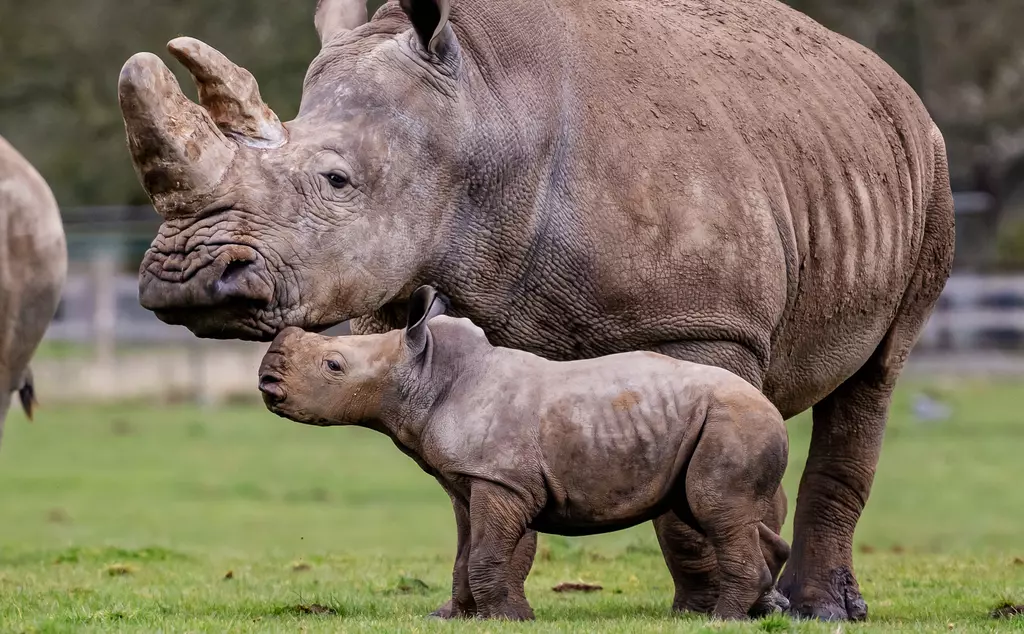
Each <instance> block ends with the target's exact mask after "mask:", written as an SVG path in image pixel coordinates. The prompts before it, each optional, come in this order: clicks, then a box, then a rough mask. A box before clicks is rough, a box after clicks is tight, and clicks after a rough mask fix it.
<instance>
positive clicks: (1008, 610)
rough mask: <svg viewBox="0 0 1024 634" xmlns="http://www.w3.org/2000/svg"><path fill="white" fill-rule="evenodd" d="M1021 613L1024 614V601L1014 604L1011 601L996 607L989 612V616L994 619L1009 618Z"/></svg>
mask: <svg viewBox="0 0 1024 634" xmlns="http://www.w3.org/2000/svg"><path fill="white" fill-rule="evenodd" d="M1021 615H1024V603H1022V604H1019V605H1014V604H1013V603H1010V602H1009V601H1007V602H1005V603H1001V604H999V605H998V606H996V608H995V609H993V610H992V611H991V612H989V616H991V617H992V618H994V619H1009V618H1013V617H1015V616H1021Z"/></svg>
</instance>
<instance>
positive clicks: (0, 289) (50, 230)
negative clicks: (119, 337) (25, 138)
mask: <svg viewBox="0 0 1024 634" xmlns="http://www.w3.org/2000/svg"><path fill="white" fill-rule="evenodd" d="M67 268H68V256H67V246H66V244H65V238H64V225H63V224H62V223H61V219H60V210H59V209H58V208H57V201H56V200H55V199H54V198H53V193H52V192H51V191H50V188H49V187H48V186H47V184H46V181H44V180H43V177H42V176H40V175H39V172H37V171H36V170H35V169H34V168H33V167H32V165H30V164H29V162H28V161H26V160H25V158H24V157H22V156H21V154H19V153H18V151H17V150H15V149H14V148H13V147H11V145H10V144H9V143H8V142H7V141H5V140H4V139H3V137H0V435H2V433H3V428H4V420H5V419H6V417H7V411H8V410H9V409H10V405H11V395H12V394H13V393H14V392H18V395H19V396H20V400H21V404H22V406H23V407H24V408H25V413H26V414H28V416H29V417H30V418H31V416H32V404H33V402H34V397H35V390H34V387H33V384H32V372H31V370H30V369H29V361H30V360H31V359H32V355H33V354H34V353H35V351H36V348H37V347H38V346H39V342H40V341H42V339H43V335H44V334H45V333H46V329H47V327H48V326H49V325H50V321H51V320H52V319H53V314H54V313H55V312H56V310H57V303H58V302H59V301H60V294H61V292H62V291H63V289H64V279H65V277H66V276H67Z"/></svg>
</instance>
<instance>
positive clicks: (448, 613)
mask: <svg viewBox="0 0 1024 634" xmlns="http://www.w3.org/2000/svg"><path fill="white" fill-rule="evenodd" d="M429 616H430V617H431V618H435V619H444V620H448V619H451V618H453V617H452V600H451V599H448V601H447V602H445V604H444V605H442V606H441V607H439V608H437V609H436V610H434V611H433V612H431V613H430V614H429Z"/></svg>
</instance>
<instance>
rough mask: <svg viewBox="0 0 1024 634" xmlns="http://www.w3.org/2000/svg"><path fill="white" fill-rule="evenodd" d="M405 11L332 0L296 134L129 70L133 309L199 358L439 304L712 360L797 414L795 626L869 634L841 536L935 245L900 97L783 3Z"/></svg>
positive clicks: (249, 95)
mask: <svg viewBox="0 0 1024 634" xmlns="http://www.w3.org/2000/svg"><path fill="white" fill-rule="evenodd" d="M403 2H404V7H405V10H404V11H403V9H402V7H399V6H398V5H397V4H393V3H392V4H388V5H386V6H385V7H384V8H382V9H381V10H380V11H379V12H378V13H377V15H375V16H374V19H373V20H371V21H370V22H369V23H367V24H364V25H361V26H357V25H359V24H360V23H361V22H362V17H363V16H362V15H361V14H360V13H359V11H358V10H357V9H358V3H354V4H353V2H352V0H337V1H332V0H323V1H322V2H321V5H320V8H319V13H318V18H317V22H316V23H317V25H318V29H319V32H320V35H321V38H322V41H323V42H324V46H323V49H322V51H321V53H320V55H319V56H318V57H317V58H316V59H315V60H314V61H313V63H312V64H311V66H310V69H309V72H308V75H307V77H306V82H305V86H304V90H303V99H302V105H301V108H300V112H299V114H298V116H297V118H296V119H295V120H294V121H290V122H288V123H285V124H281V123H280V122H278V121H277V118H276V117H275V116H273V114H272V113H270V112H269V109H267V108H266V106H265V105H263V103H262V101H261V100H260V99H259V97H258V91H256V90H255V81H254V80H253V79H252V77H251V76H250V75H248V74H247V73H246V72H245V71H244V70H242V69H239V68H238V67H236V66H234V65H232V64H231V63H230V62H228V61H227V60H226V59H223V58H222V57H220V56H219V54H216V53H215V51H213V50H212V49H210V48H209V47H206V46H205V45H202V44H200V43H196V42H195V41H192V40H189V41H181V40H176V41H175V42H172V50H174V51H175V54H176V56H177V57H178V58H179V59H181V60H183V61H184V62H185V63H186V64H187V65H189V67H190V69H191V70H192V72H193V74H194V75H195V76H196V78H197V82H198V83H199V85H200V93H201V102H202V106H204V107H200V105H196V104H193V103H191V102H188V101H187V100H186V99H185V98H184V97H183V96H182V95H181V93H180V91H179V90H178V87H177V84H176V83H174V80H173V77H171V76H170V73H169V71H167V69H166V68H165V67H164V66H163V65H162V63H161V62H160V61H159V60H158V59H156V58H155V57H153V56H149V55H145V54H140V55H138V56H136V57H133V58H132V59H131V60H129V62H128V63H127V64H126V65H125V68H124V70H123V71H122V74H121V80H120V95H121V105H122V110H123V112H124V115H125V122H126V129H127V132H128V140H129V148H130V150H131V152H132V155H133V158H134V161H135V165H136V168H137V170H138V172H139V175H140V178H141V180H142V182H143V184H144V185H145V186H146V188H147V191H149V193H150V195H151V196H152V198H153V201H154V204H155V206H156V208H157V210H158V211H160V212H161V213H162V214H163V215H164V217H165V222H164V224H163V226H162V227H161V229H160V234H159V235H158V236H157V238H156V240H155V241H154V243H153V246H152V248H151V250H150V251H149V253H148V254H147V255H146V258H145V261H144V262H143V265H142V269H141V272H140V299H141V302H142V304H143V305H144V306H146V307H147V308H150V309H151V310H154V311H155V312H156V314H157V315H158V316H159V317H160V318H161V319H164V320H165V321H168V322H171V323H182V324H185V325H186V326H187V327H189V328H190V329H192V331H193V332H195V333H196V334H197V335H200V336H204V337H236V338H247V339H261V340H268V339H271V338H272V337H273V336H274V335H275V334H276V333H278V332H279V331H280V330H281V329H283V328H284V327H286V326H289V325H292V326H298V327H302V328H305V329H309V330H316V329H320V328H323V327H326V326H329V325H331V324H334V323H337V322H340V321H343V320H346V319H349V318H355V322H354V324H355V326H354V331H355V332H357V333H359V332H362V333H368V332H383V331H386V330H388V329H389V328H393V327H398V326H400V325H401V324H402V316H403V312H404V309H403V304H402V302H403V301H404V299H405V298H407V297H409V295H410V294H411V292H412V290H413V289H415V288H417V287H418V286H419V285H421V284H424V283H431V284H434V285H436V287H437V288H438V289H439V290H440V291H441V292H443V293H444V294H446V295H447V296H448V297H449V298H450V299H451V307H452V314H453V315H461V316H466V317H469V318H471V319H472V320H473V322H474V323H475V324H477V325H478V326H479V327H480V328H482V329H483V330H484V332H486V333H487V336H488V337H489V339H490V340H491V341H492V343H494V344H496V345H501V346H508V347H513V348H519V349H522V350H526V351H530V352H534V353H537V354H540V355H542V356H545V357H548V358H551V359H582V358H587V357H594V356H599V355H606V354H611V353H617V352H622V351H628V350H653V351H658V352H661V353H664V354H666V355H669V356H672V357H675V358H677V359H683V360H689V361H695V362H699V363H704V364H709V365H716V366H720V367H722V368H725V369H728V370H730V371H732V372H733V373H735V374H738V375H739V376H741V377H743V378H744V379H746V380H747V381H748V382H750V383H751V384H753V385H754V386H756V387H758V388H760V389H761V390H762V391H763V393H764V394H765V395H766V396H767V397H768V398H769V399H770V400H771V402H772V403H773V404H774V405H775V406H776V407H777V408H778V409H779V410H780V411H781V412H782V414H783V416H785V417H787V418H788V417H791V416H794V415H796V414H798V413H800V412H802V411H804V410H807V409H808V408H813V413H814V431H813V435H812V441H811V446H810V453H809V457H808V460H807V464H806V468H805V471H804V476H803V479H802V481H801V484H800V490H799V495H798V499H797V504H796V513H795V526H794V540H793V554H792V558H791V559H790V560H789V562H788V564H787V565H786V569H785V571H784V573H783V575H782V577H781V579H780V581H779V587H780V589H781V590H782V591H783V592H784V593H785V594H786V595H787V596H788V597H789V599H790V601H791V602H792V611H793V613H795V614H797V615H801V616H808V617H817V618H824V619H863V618H865V617H866V615H867V606H866V605H865V603H864V601H863V599H862V598H861V595H860V590H859V587H858V584H857V581H856V578H855V576H854V573H853V559H852V557H853V555H852V543H853V532H854V529H855V527H856V525H857V522H858V520H859V518H860V515H861V512H862V511H863V508H864V505H865V503H866V502H867V499H868V495H869V493H870V489H871V483H872V480H873V477H874V472H875V467H876V465H877V461H878V456H879V451H880V449H881V443H882V437H883V433H884V429H885V423H886V418H887V413H888V408H889V402H890V397H891V394H892V390H893V387H894V385H895V383H896V379H897V377H898V376H899V374H900V371H901V370H902V368H903V366H904V363H905V361H906V357H907V354H908V353H909V351H910V349H911V348H912V346H913V344H914V342H915V341H916V339H917V337H918V335H919V333H920V331H921V328H922V327H923V325H924V323H925V321H926V319H927V317H928V316H929V314H930V313H931V310H932V308H933V305H934V303H935V301H936V299H937V298H938V296H939V293H940V292H941V290H942V288H943V286H944V284H945V281H946V279H947V277H948V274H949V269H950V266H951V262H952V254H953V234H954V231H953V205H952V197H951V194H950V190H949V182H948V171H947V166H946V157H945V148H944V143H943V139H942V136H941V134H940V133H939V131H938V129H937V128H936V127H935V125H934V124H933V122H932V121H931V119H930V117H929V116H928V113H927V112H926V110H925V108H924V106H923V105H922V104H921V102H920V100H919V99H918V97H917V96H916V95H915V94H914V93H913V91H912V90H911V89H910V88H909V87H908V86H907V85H906V83H904V82H903V81H902V80H901V79H900V78H899V76H898V75H897V74H896V73H895V72H894V71H893V70H892V69H891V68H889V67H888V66H887V65H886V64H885V63H884V62H882V61H881V60H880V59H879V58H878V57H877V56H875V55H874V54H873V53H871V52H870V51H868V50H866V49H864V48H863V47H861V46H859V45H857V44H855V43H853V42H851V41H850V40H847V39H845V38H843V37H841V36H839V35H836V34H834V33H832V32H830V31H828V30H826V29H824V28H823V27H822V26H820V25H818V24H816V23H815V22H813V21H812V20H810V19H809V18H807V17H805V16H803V15H801V14H799V13H797V12H795V11H793V10H791V9H789V8H787V7H785V6H784V5H782V4H780V3H778V2H776V1H775V0H748V1H744V2H739V1H736V0H666V1H664V2H656V3H650V2H640V1H639V0H594V1H593V2H587V3H578V2H573V1H571V0H529V1H528V0H500V1H484V0H453V4H452V6H450V7H449V6H448V5H447V3H446V2H441V3H440V4H439V5H437V4H435V0H403ZM409 16H411V17H409ZM510 307H514V310H510ZM779 521H780V523H781V516H780V518H779ZM655 528H656V531H657V533H658V539H659V543H660V544H661V546H662V550H663V552H664V554H665V558H666V561H667V562H668V564H669V568H670V569H671V571H672V575H673V579H674V581H675V584H676V597H675V601H674V607H675V608H676V609H678V610H696V611H707V610H708V609H709V606H713V605H715V603H716V601H717V596H716V592H717V590H716V589H715V588H716V587H717V579H718V578H719V574H718V573H719V571H718V570H717V568H716V566H717V564H716V559H715V556H714V551H713V549H712V548H711V547H710V545H709V544H708V543H707V541H706V540H705V539H704V538H703V537H702V536H700V535H698V534H696V533H695V532H693V531H692V530H690V529H689V528H688V527H687V526H686V525H685V523H683V522H681V521H679V520H678V519H677V518H676V517H675V516H674V515H673V514H671V513H668V514H666V515H664V516H662V517H660V518H658V519H657V520H656V521H655ZM772 529H773V530H776V531H777V530H778V529H779V526H772ZM529 539H532V537H530V538H529ZM515 556H516V557H517V558H518V557H522V558H523V559H527V560H528V559H530V558H532V556H533V548H532V547H529V546H528V545H527V546H524V547H523V548H521V549H519V550H517V551H516V555H515ZM528 568H529V566H528V562H527V565H523V566H519V569H528ZM450 607H451V606H446V607H443V608H442V609H441V610H439V612H438V614H439V615H441V616H444V615H445V614H447V613H449V612H450Z"/></svg>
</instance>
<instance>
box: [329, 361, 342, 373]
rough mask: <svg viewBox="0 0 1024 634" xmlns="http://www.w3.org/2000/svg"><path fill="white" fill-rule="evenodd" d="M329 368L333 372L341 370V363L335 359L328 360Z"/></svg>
mask: <svg viewBox="0 0 1024 634" xmlns="http://www.w3.org/2000/svg"><path fill="white" fill-rule="evenodd" d="M327 369H328V370H330V371H331V372H341V364H340V363H338V362H337V361H335V360H334V359H328V360H327Z"/></svg>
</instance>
